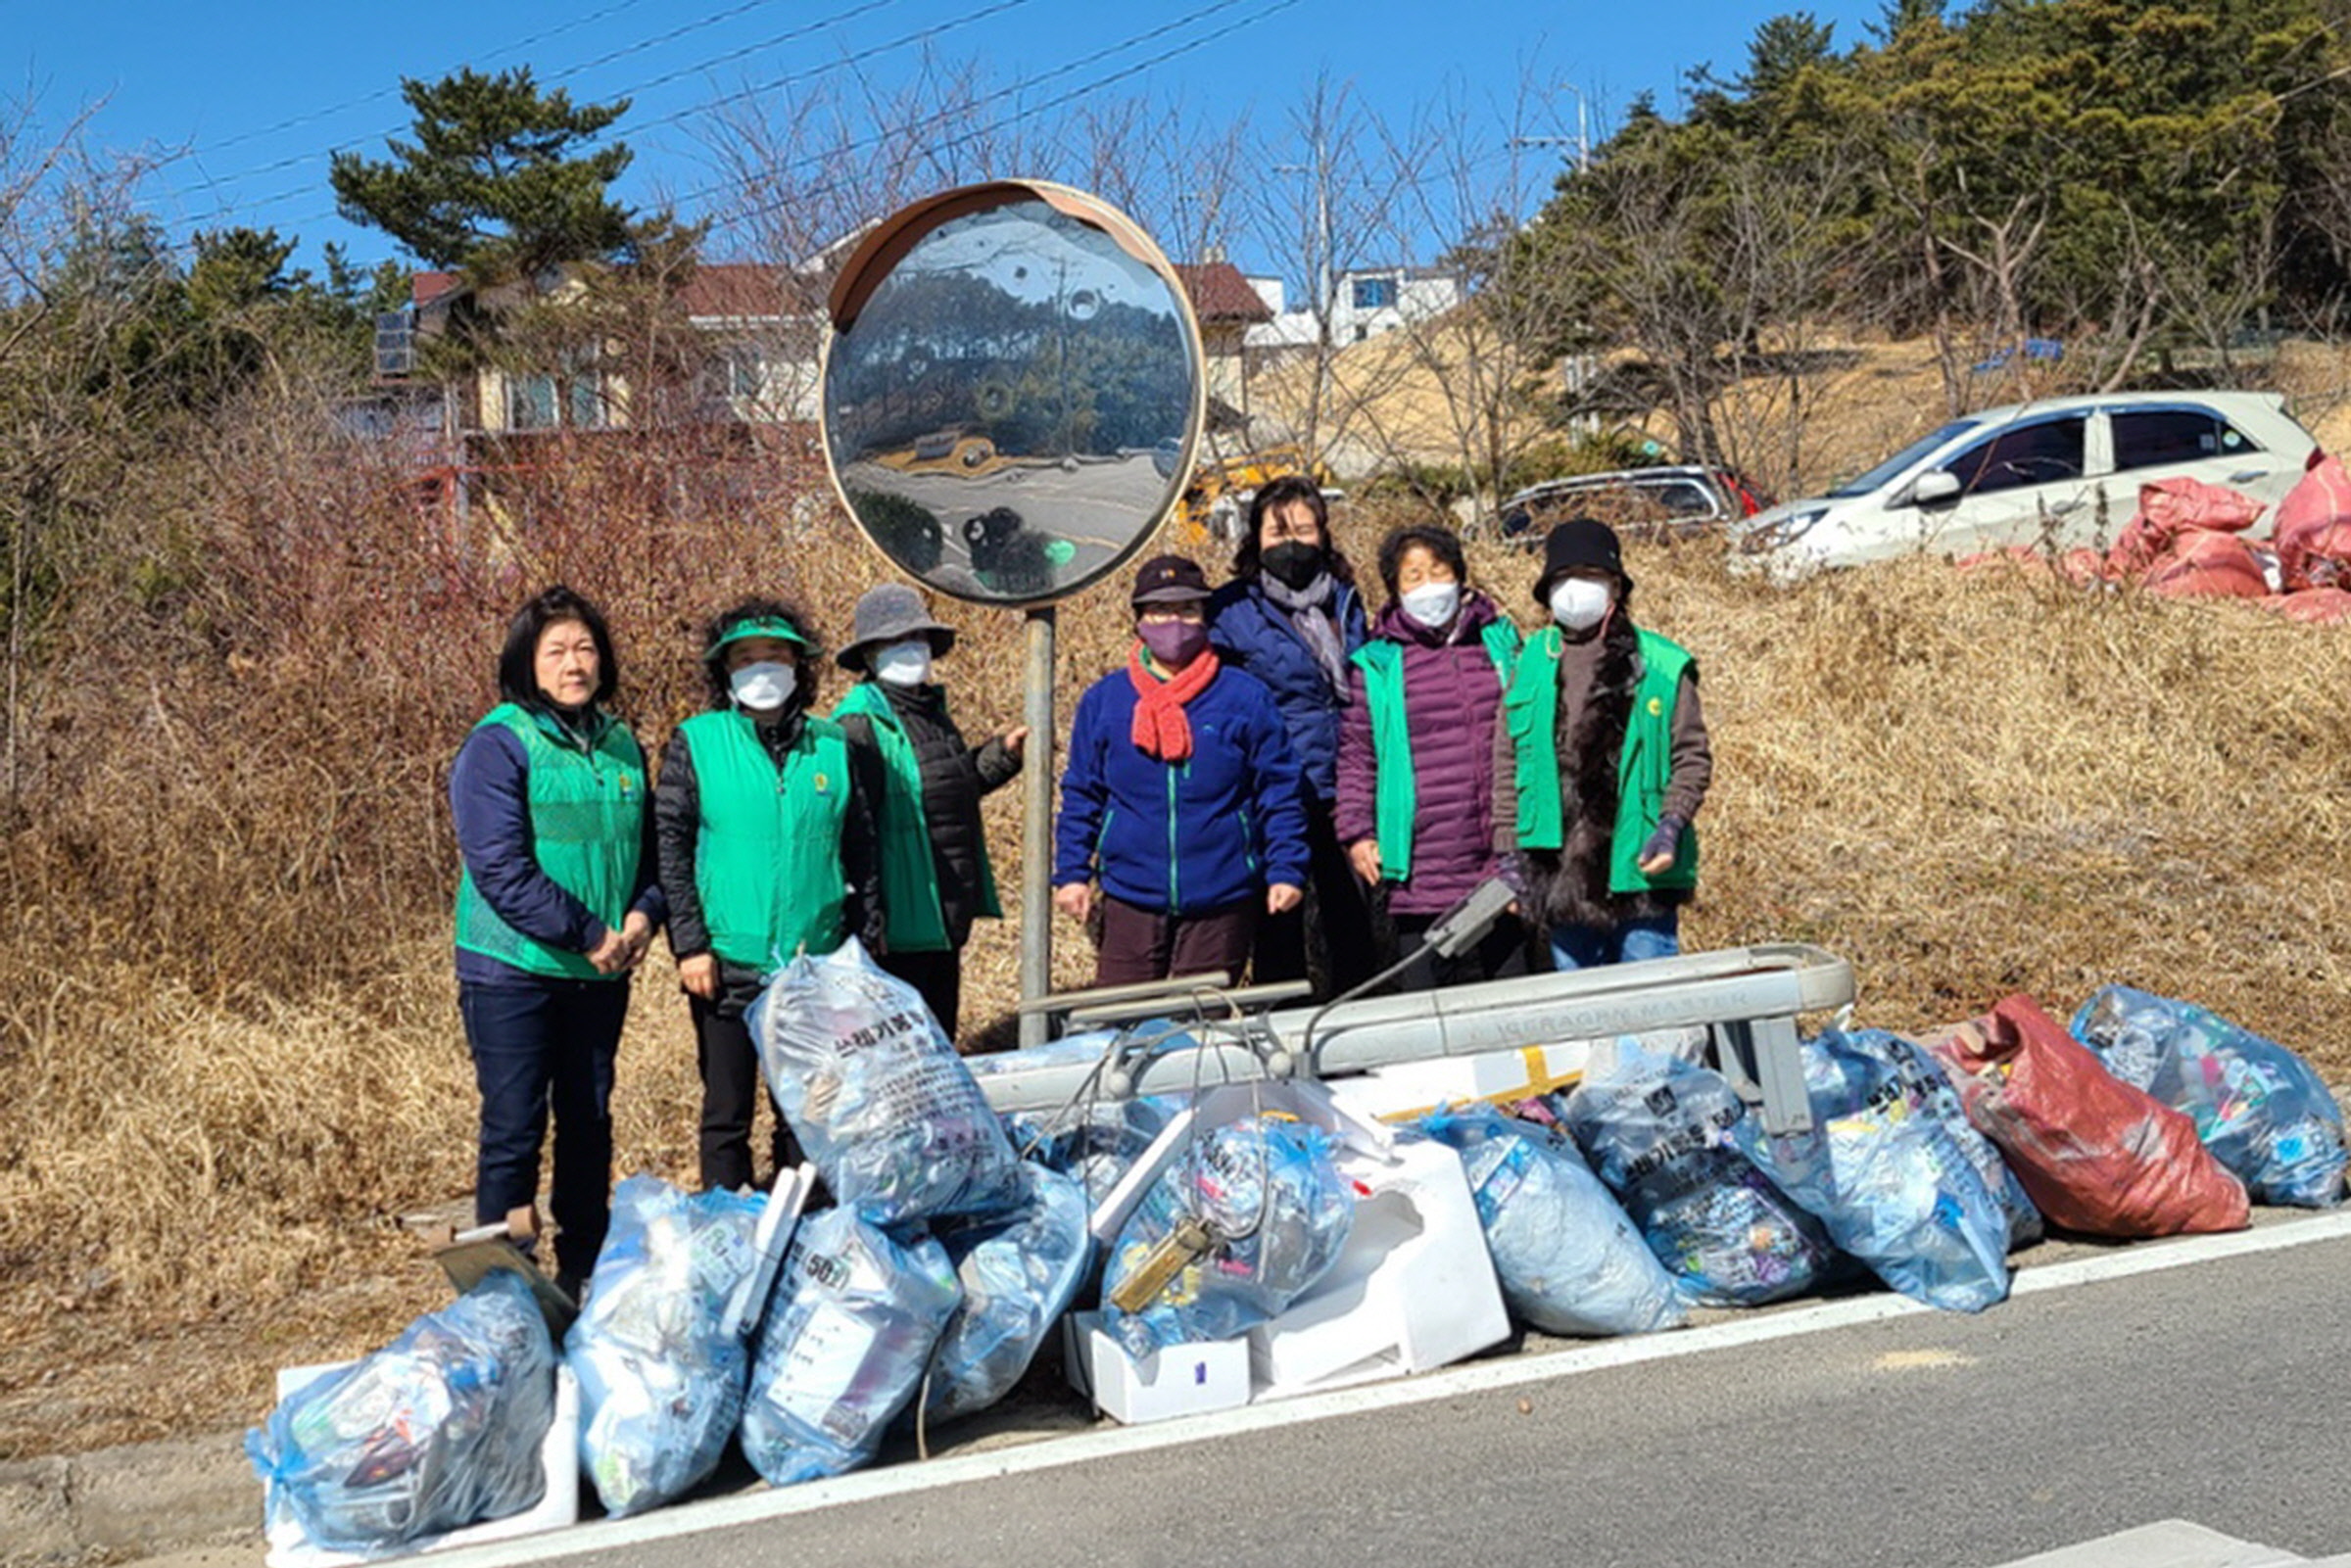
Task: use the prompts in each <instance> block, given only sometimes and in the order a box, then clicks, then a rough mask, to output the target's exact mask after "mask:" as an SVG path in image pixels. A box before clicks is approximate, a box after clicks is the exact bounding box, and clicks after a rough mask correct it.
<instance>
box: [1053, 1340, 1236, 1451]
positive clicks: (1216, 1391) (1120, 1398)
mask: <svg viewBox="0 0 2351 1568" xmlns="http://www.w3.org/2000/svg"><path fill="white" fill-rule="evenodd" d="M1061 1324H1062V1357H1061V1362H1062V1367H1063V1369H1064V1370H1065V1371H1066V1372H1067V1374H1068V1376H1069V1380H1070V1386H1071V1387H1072V1388H1075V1389H1076V1390H1077V1391H1078V1392H1079V1393H1080V1394H1082V1395H1084V1396H1085V1397H1086V1398H1087V1399H1089V1400H1091V1401H1093V1402H1094V1408H1096V1409H1098V1410H1100V1411H1101V1412H1102V1413H1103V1414H1104V1415H1107V1416H1109V1417H1110V1418H1111V1419H1112V1420H1114V1421H1120V1422H1123V1423H1125V1424H1126V1425H1128V1426H1140V1425H1141V1424H1142V1423H1144V1422H1146V1421H1167V1420H1172V1419H1174V1418H1175V1417H1176V1416H1179V1415H1204V1414H1206V1413H1208V1412H1210V1411H1212V1410H1230V1409H1235V1408H1237V1407H1239V1406H1241V1405H1244V1404H1247V1403H1248V1402H1249V1342H1248V1341H1247V1340H1239V1339H1234V1340H1204V1341H1199V1342H1196V1343H1191V1344H1184V1345H1165V1346H1162V1347H1160V1348H1159V1349H1158V1350H1156V1351H1154V1352H1152V1353H1151V1354H1149V1355H1146V1356H1142V1357H1140V1358H1139V1359H1138V1358H1137V1357H1135V1356H1132V1355H1129V1354H1127V1347H1125V1346H1124V1345H1121V1344H1120V1343H1119V1342H1118V1340H1117V1339H1116V1338H1114V1337H1113V1336H1112V1335H1110V1334H1109V1333H1107V1332H1105V1331H1104V1329H1103V1327H1102V1314H1101V1313H1100V1312H1072V1313H1070V1314H1069V1315H1068V1316H1066V1317H1064V1318H1063V1319H1062V1320H1061Z"/></svg>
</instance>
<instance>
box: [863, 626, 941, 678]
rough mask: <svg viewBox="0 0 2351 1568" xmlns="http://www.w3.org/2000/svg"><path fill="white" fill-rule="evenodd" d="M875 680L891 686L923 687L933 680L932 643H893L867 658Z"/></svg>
mask: <svg viewBox="0 0 2351 1568" xmlns="http://www.w3.org/2000/svg"><path fill="white" fill-rule="evenodd" d="M866 662H868V663H869V664H871V665H872V666H873V669H874V679H875V680H877V681H888V683H889V684H890V685H891V686H921V685H922V684H923V683H924V682H925V681H928V680H930V679H931V643H930V641H929V640H928V639H925V638H919V637H918V638H913V639H910V640H909V641H904V642H891V643H889V644H888V645H887V646H884V647H878V648H876V649H874V651H873V652H872V653H871V654H869V655H868V656H867V661H866Z"/></svg>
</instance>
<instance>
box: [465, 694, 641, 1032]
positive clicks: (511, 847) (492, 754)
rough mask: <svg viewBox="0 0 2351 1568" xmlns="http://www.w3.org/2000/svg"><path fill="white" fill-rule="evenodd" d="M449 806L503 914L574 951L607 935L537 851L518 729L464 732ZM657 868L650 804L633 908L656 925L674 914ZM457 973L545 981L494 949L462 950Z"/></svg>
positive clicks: (493, 980) (468, 863) (478, 980)
mask: <svg viewBox="0 0 2351 1568" xmlns="http://www.w3.org/2000/svg"><path fill="white" fill-rule="evenodd" d="M614 722H617V721H614ZM449 811H450V816H451V818H452V819H453V821H454V822H455V825H456V831H457V851H458V853H459V854H461V855H463V856H464V858H465V869H466V870H467V871H469V872H471V873H472V874H473V884H474V886H476V887H478V888H480V889H481V894H482V897H483V898H484V899H485V900H487V901H488V902H489V905H490V907H491V908H492V909H494V910H496V911H498V918H499V919H500V920H503V921H504V922H505V923H506V924H507V925H508V926H511V927H514V928H515V929H516V930H518V931H520V932H522V934H523V935H525V936H528V937H530V938H531V939H532V940H534V941H540V942H545V943H547V944H548V945H549V946H550V947H563V948H569V949H570V950H571V951H573V952H575V953H585V952H587V951H588V950H589V949H591V948H593V947H595V946H596V945H597V943H599V942H600V941H602V940H603V939H604V923H603V922H602V921H600V920H598V919H597V918H596V917H595V916H594V915H592V914H590V913H589V912H588V906H587V905H585V904H583V903H581V902H580V901H579V900H578V899H576V898H574V897H572V896H571V894H569V893H567V892H565V891H564V890H563V889H562V888H561V887H558V886H556V885H555V882H554V879H552V878H551V877H549V876H548V875H547V873H545V872H543V871H541V870H540V869H539V862H538V860H537V859H536V858H535V857H534V856H533V854H532V853H531V802H530V764H529V761H528V759H527V758H525V756H524V755H523V750H522V741H521V740H520V739H518V738H516V736H515V735H514V733H513V732H512V731H511V730H508V729H506V728H505V727H504V725H496V724H494V725H490V726H488V727H486V728H483V729H479V730H476V731H474V732H473V733H472V734H471V735H469V736H466V737H465V743H464V744H463V745H462V746H459V747H458V748H457V760H456V762H455V763H454V764H452V765H451V767H450V770H449ZM658 870H659V855H658V853H657V851H656V848H655V843H654V838H653V814H652V811H651V809H650V808H649V807H648V809H647V811H646V813H645V843H644V847H643V849H641V850H640V851H639V853H638V857H637V881H638V888H637V895H636V897H635V898H634V899H633V900H631V902H630V904H629V908H630V910H631V911H632V912H639V911H641V912H643V913H644V915H645V916H646V918H647V919H648V920H650V921H651V922H652V923H653V924H654V925H655V926H659V925H661V924H662V923H663V922H664V921H666V920H667V919H668V918H669V904H668V902H667V901H666V900H665V899H663V898H662V896H661V884H660V883H659V882H658V881H656V880H655V879H654V876H655V873H656V872H657V871H658ZM457 978H458V979H460V980H469V981H472V982H473V983H475V984H478V985H532V984H536V983H538V982H539V979H540V977H539V976H538V975H535V974H528V973H526V972H524V971H522V970H518V969H516V968H515V967H514V966H513V965H511V964H502V963H500V962H499V961H498V960H497V959H495V958H492V957H490V956H489V955H488V954H487V953H473V952H468V951H466V950H465V949H464V948H459V949H457Z"/></svg>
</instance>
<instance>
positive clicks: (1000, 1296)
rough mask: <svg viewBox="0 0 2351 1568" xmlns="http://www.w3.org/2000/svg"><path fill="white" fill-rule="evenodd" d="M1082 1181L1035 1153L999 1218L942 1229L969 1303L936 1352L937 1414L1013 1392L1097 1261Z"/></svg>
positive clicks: (932, 1397)
mask: <svg viewBox="0 0 2351 1568" xmlns="http://www.w3.org/2000/svg"><path fill="white" fill-rule="evenodd" d="M1089 1212H1090V1211H1089V1209H1088V1206H1087V1203H1086V1197H1085V1189H1084V1188H1082V1187H1080V1185H1079V1183H1078V1178H1077V1177H1075V1176H1069V1175H1064V1174H1063V1173H1062V1172H1060V1171H1058V1170H1051V1169H1048V1168H1046V1167H1045V1166H1043V1165H1040V1164H1036V1163H1034V1162H1033V1161H1024V1162H1023V1163H1022V1165H1021V1200H1020V1203H1019V1204H1018V1206H1017V1207H1016V1208H1015V1209H1014V1210H1013V1212H1012V1213H1011V1214H1009V1215H1007V1216H1006V1217H1004V1218H1001V1219H982V1220H970V1221H966V1222H965V1223H963V1224H961V1225H959V1226H957V1227H955V1228H953V1229H951V1230H944V1231H941V1232H940V1233H939V1237H938V1241H939V1245H940V1246H942V1247H944V1248H946V1250H947V1257H948V1258H949V1259H952V1260H953V1262H954V1264H955V1277H956V1279H957V1280H958V1281H959V1282H960V1283H961V1284H962V1286H963V1305H961V1306H960V1307H956V1308H955V1315H954V1316H952V1317H950V1318H948V1319H947V1326H946V1329H945V1330H944V1331H943V1332H942V1333H941V1334H940V1335H939V1338H938V1345H937V1348H936V1350H934V1351H933V1352H932V1354H931V1380H930V1393H929V1395H928V1396H927V1397H926V1399H925V1400H924V1412H925V1414H926V1415H928V1416H929V1418H930V1419H931V1420H934V1421H948V1420H952V1419H954V1418H955V1417H957V1416H959V1415H970V1414H971V1413H972V1412H973V1411H975V1410H984V1409H985V1408H987V1406H989V1405H991V1404H993V1403H995V1402H997V1401H998V1400H1000V1399H1002V1398H1003V1397H1004V1396H1005V1395H1007V1394H1009V1393H1011V1392H1012V1386H1013V1385H1014V1384H1016V1383H1018V1382H1019V1381H1020V1380H1021V1377H1022V1375H1023V1374H1024V1373H1026V1372H1027V1371H1028V1370H1029V1363H1030V1362H1031V1361H1032V1360H1033V1359H1034V1358H1035V1356H1036V1352H1037V1348H1038V1347H1039V1346H1041V1345H1043V1344H1044V1342H1045V1336H1046V1335H1047V1334H1049V1333H1051V1332H1052V1330H1053V1325H1054V1323H1055V1322H1056V1321H1057V1320H1058V1319H1059V1318H1060V1317H1061V1314H1062V1313H1063V1312H1065V1311H1067V1310H1069V1307H1070V1301H1071V1299H1072V1298H1073V1297H1075V1296H1076V1295H1077V1294H1078V1287H1079V1284H1080V1282H1081V1281H1082V1280H1083V1279H1084V1278H1085V1274H1086V1265H1087V1264H1088V1263H1089V1262H1090V1261H1091V1260H1092V1253H1093V1238H1092V1237H1091V1236H1089V1235H1087V1234H1086V1228H1085V1227H1086V1219H1087V1216H1088V1213H1089Z"/></svg>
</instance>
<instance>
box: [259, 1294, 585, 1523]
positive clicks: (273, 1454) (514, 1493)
mask: <svg viewBox="0 0 2351 1568" xmlns="http://www.w3.org/2000/svg"><path fill="white" fill-rule="evenodd" d="M554 1415H555V1348H554V1343H553V1341H552V1340H551V1339H550V1338H549V1337H548V1332H547V1320H546V1319H545V1318H544V1317H543V1316H541V1314H540V1311H539V1307H538V1304H537V1302H535V1301H534V1300H533V1299H532V1297H531V1290H530V1287H529V1285H527V1284H525V1283H524V1281H523V1278H522V1276H521V1275H520V1274H517V1273H515V1272H513V1271H512V1270H510V1269H497V1270H493V1271H492V1272H491V1273H490V1274H488V1275H487V1276H485V1277H484V1278H483V1280H482V1282H481V1283H480V1284H478V1285H476V1286H474V1287H473V1289H471V1290H469V1291H467V1292H466V1293H465V1294H464V1295H463V1296H461V1297H459V1298H458V1299H457V1300H456V1302H454V1303H452V1304H451V1305H450V1306H448V1307H443V1308H441V1309H440V1310H439V1311H436V1312H428V1313H426V1314H425V1315H424V1316H422V1317H419V1318H417V1319H416V1320H415V1321H414V1322H412V1323H410V1324H409V1325H408V1327H407V1328H406V1329H404V1330H402V1331H401V1334H400V1337H399V1338H398V1339H396V1340H394V1341H393V1342H392V1343H391V1344H390V1345H389V1346H387V1347H385V1348H384V1349H383V1350H380V1351H377V1352H375V1353H374V1354H370V1355H365V1356H362V1357H360V1359H359V1360H357V1361H354V1362H353V1363H352V1364H351V1365H349V1366H347V1367H344V1368H342V1369H340V1370H339V1371H335V1372H330V1373H328V1374H327V1375H325V1376H324V1377H321V1378H319V1379H317V1380H316V1381H314V1382H312V1383H310V1384H308V1385H306V1386H305V1387H303V1388H301V1389H298V1390H296V1391H295V1392H294V1393H292V1394H290V1395H288V1396H287V1397H286V1398H285V1399H284V1400H282V1401H280V1402H278V1405H277V1408H275V1409H274V1410H272V1411H270V1412H269V1418H268V1420H267V1421H265V1422H264V1424H262V1425H261V1426H258V1427H255V1428H253V1429H251V1430H249V1431H248V1432H247V1433H246V1434H245V1452H246V1455H247V1457H248V1458H250V1459H251V1460H252V1461H253V1467H254V1469H255V1471H256V1472H257V1473H258V1474H259V1475H260V1476H261V1478H262V1482H263V1485H264V1489H265V1492H266V1501H265V1507H266V1509H267V1511H268V1514H269V1517H270V1518H271V1519H272V1520H275V1519H279V1518H283V1517H289V1516H290V1517H291V1518H292V1519H293V1520H294V1521H295V1522H296V1523H297V1524H299V1525H300V1526H301V1527H302V1533H303V1535H304V1536H305V1537H307V1538H308V1539H309V1541H310V1543H311V1544H312V1545H315V1546H323V1547H327V1548H329V1549H331V1550H336V1551H354V1552H376V1551H382V1550H384V1549H386V1548H388V1547H394V1546H408V1545H412V1544H416V1543H419V1542H422V1541H424V1540H426V1539H428V1538H430V1537H433V1536H439V1535H444V1534H446V1533H448V1532H449V1531H452V1530H456V1529H459V1528H461V1527H462V1526H465V1525H470V1524H475V1523H478V1522H480V1521H482V1520H485V1519H503V1518H504V1517H505V1516H506V1515H508V1514H515V1513H521V1512H523V1511H524V1510H525V1509H528V1508H531V1507H533V1506H535V1505H536V1504H537V1503H538V1501H539V1499H540V1498H541V1497H543V1496H545V1494H546V1490H547V1471H546V1467H545V1465H544V1464H543V1463H542V1462H541V1456H540V1448H541V1445H542V1444H544V1443H545V1442H546V1439H547V1429H548V1428H549V1426H551V1425H552V1423H553V1421H554Z"/></svg>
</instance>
